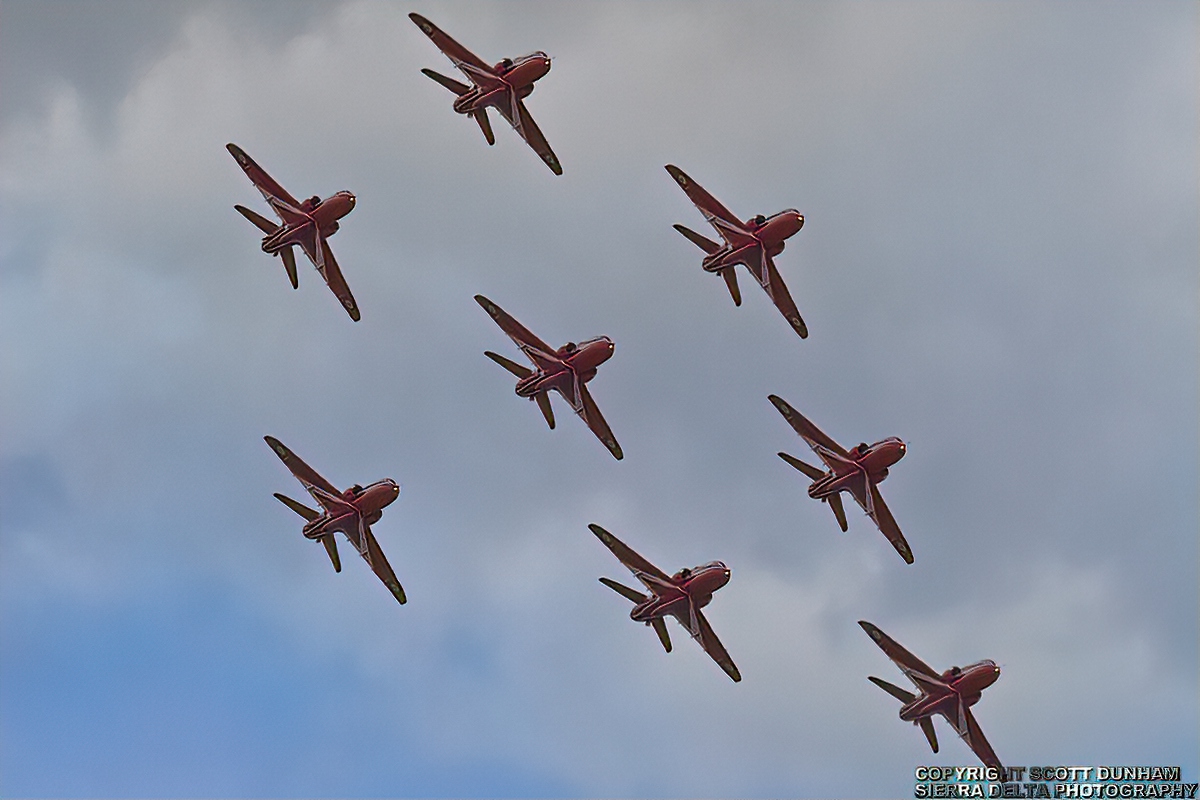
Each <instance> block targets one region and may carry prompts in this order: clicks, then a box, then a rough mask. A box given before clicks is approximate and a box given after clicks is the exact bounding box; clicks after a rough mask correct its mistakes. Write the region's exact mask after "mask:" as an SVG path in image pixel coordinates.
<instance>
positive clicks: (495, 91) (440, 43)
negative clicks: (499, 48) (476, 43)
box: [408, 14, 562, 175]
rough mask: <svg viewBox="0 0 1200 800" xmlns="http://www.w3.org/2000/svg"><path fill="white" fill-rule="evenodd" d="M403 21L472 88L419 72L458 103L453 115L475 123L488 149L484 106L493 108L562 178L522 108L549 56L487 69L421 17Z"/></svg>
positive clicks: (546, 69) (491, 137)
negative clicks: (419, 32) (412, 25)
mask: <svg viewBox="0 0 1200 800" xmlns="http://www.w3.org/2000/svg"><path fill="white" fill-rule="evenodd" d="M408 18H409V19H411V20H412V21H413V22H415V23H416V24H417V27H418V28H420V29H421V30H422V31H424V32H425V35H426V36H428V37H429V38H430V39H432V40H433V43H434V44H435V45H437V47H438V49H439V50H441V51H442V52H443V53H444V54H445V55H446V57H447V58H449V59H450V60H451V61H452V62H454V66H456V67H458V69H459V71H460V72H462V74H463V75H466V76H467V80H469V81H470V82H471V85H470V86H466V85H465V84H462V83H459V82H458V81H456V80H454V79H453V78H447V77H446V76H445V75H439V74H438V73H436V72H434V71H433V70H431V69H423V70H421V72H422V73H424V74H425V75H427V76H428V77H430V78H432V79H433V80H435V81H437V82H438V83H440V84H441V85H442V86H445V87H446V88H447V89H449V90H450V91H452V92H454V93H455V94H456V95H458V99H457V100H455V101H454V110H455V111H457V112H458V113H459V114H466V115H467V116H470V117H474V118H475V121H476V122H478V123H479V127H480V129H481V130H482V131H483V137H484V138H485V139H487V143H488V144H489V145H492V144H495V143H496V137H495V136H494V135H493V134H492V123H491V122H490V121H489V120H488V115H487V109H488V106H492V107H493V108H495V109H496V110H497V111H499V112H500V116H502V117H504V118H505V119H506V120H508V124H509V125H512V126H513V130H515V131H516V132H517V133H519V134H520V135H521V138H522V139H524V140H525V142H526V144H528V145H529V146H530V147H532V148H533V152H535V153H537V154H538V155H539V156H540V157H541V159H542V161H545V162H546V166H548V167H549V168H550V170H551V171H552V172H553V173H554V174H555V175H562V165H561V164H559V163H558V158H557V157H556V156H555V155H554V151H553V150H551V149H550V144H549V143H548V142H547V141H546V137H545V136H543V135H542V132H541V130H539V129H538V126H537V125H536V124H535V123H534V121H533V117H531V116H530V115H529V109H527V108H525V104H524V103H522V102H521V101H522V100H523V99H524V98H526V97H528V96H529V95H530V93H532V92H533V84H534V83H535V82H536V81H537V79H538V78H540V77H542V76H543V75H545V74H546V73H547V72H549V71H550V56H548V55H546V54H545V53H543V52H542V51H541V50H538V51H537V52H534V53H530V54H529V55H527V56H521V57H520V58H517V59H512V58H505V59H502V60H501V61H499V62H497V63H496V64H495V65H493V66H490V67H489V66H488V65H487V64H485V63H484V62H483V61H482V60H481V59H480V58H479V57H478V56H476V55H475V54H474V53H472V52H471V51H470V50H468V49H467V48H465V47H463V46H462V45H461V44H459V43H458V42H456V41H454V40H453V39H451V38H450V37H449V36H447V35H446V34H445V33H444V32H443V31H442V30H441V28H439V27H438V26H436V25H434V24H433V23H432V22H430V21H429V20H427V19H425V18H424V17H422V16H421V15H420V14H409V15H408Z"/></svg>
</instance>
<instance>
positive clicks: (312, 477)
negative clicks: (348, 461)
mask: <svg viewBox="0 0 1200 800" xmlns="http://www.w3.org/2000/svg"><path fill="white" fill-rule="evenodd" d="M263 439H265V440H266V442H267V444H268V445H270V446H271V449H272V450H274V451H275V455H277V456H279V460H280V461H282V462H283V465H284V466H285V467H287V468H288V469H289V470H291V473H292V475H294V476H296V480H298V481H300V483H302V484H304V488H305V489H308V491H309V493H310V494H313V495H314V496H316V495H315V493H314V492H313V489H314V488H316V489H318V490H320V491H321V492H323V493H325V494H330V495H334V496H335V497H340V496H341V492H339V491H338V490H337V488H336V487H335V486H334V485H333V484H332V483H330V482H329V481H327V480H325V479H324V478H322V477H321V476H320V475H318V474H317V471H316V470H315V469H313V468H312V467H310V466H309V465H308V464H305V463H304V462H303V461H302V460H301V459H300V457H299V456H298V455H296V454H295V453H293V452H292V451H291V450H289V449H288V448H287V446H286V445H285V444H284V443H283V442H281V441H279V440H278V439H276V438H275V437H274V436H264V437H263Z"/></svg>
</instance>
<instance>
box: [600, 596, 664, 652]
mask: <svg viewBox="0 0 1200 800" xmlns="http://www.w3.org/2000/svg"><path fill="white" fill-rule="evenodd" d="M600 582H601V583H603V584H604V585H605V586H607V587H608V588H610V589H612V590H613V591H614V592H616V593H617V594H619V595H621V596H622V597H624V598H626V599H628V600H632V601H633V602H635V603H640V602H642V601H643V600H645V599H646V595H644V594H642V593H641V592H639V591H638V590H637V589H630V588H629V587H628V586H625V585H624V584H621V583H617V582H616V581H614V580H613V579H612V578H601V579H600ZM649 624H650V626H651V627H652V628H654V632H655V633H657V634H658V641H660V642H662V646H663V649H664V650H666V651H667V652H668V653H669V652H671V634H670V633H668V632H667V623H666V620H664V619H663V618H662V617H658V618H656V619H652V620H650V623H649Z"/></svg>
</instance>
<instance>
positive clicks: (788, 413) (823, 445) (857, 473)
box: [769, 395, 913, 564]
mask: <svg viewBox="0 0 1200 800" xmlns="http://www.w3.org/2000/svg"><path fill="white" fill-rule="evenodd" d="M769 399H770V401H771V402H772V403H774V404H775V408H777V409H779V413H780V414H783V418H784V419H786V420H787V421H788V424H790V425H791V426H792V428H793V429H794V430H795V431H796V433H798V434H800V438H802V439H804V441H805V442H807V443H808V446H809V447H811V448H812V449H813V452H815V453H816V454H817V456H818V457H819V458H820V459H821V460H822V461H824V462H825V467H826V469H824V470H822V469H821V468H820V467H814V466H813V465H812V464H806V463H805V462H803V461H801V460H800V459H798V458H796V457H795V456H790V455H788V454H787V453H779V457H780V458H782V459H783V460H784V461H786V462H787V463H789V464H791V465H792V466H793V467H795V468H796V469H798V470H800V471H801V472H803V473H804V474H805V475H807V476H808V477H809V478H811V479H812V481H813V482H812V485H810V486H809V487H808V496H809V497H811V498H813V499H815V500H821V501H824V502H827V503H829V506H830V508H832V509H833V515H834V516H835V517H837V521H838V525H839V526H841V528H842V531H843V532H844V531H845V530H846V511H845V509H843V508H842V496H841V494H840V492H849V493H850V496H851V497H853V498H854V499H855V500H856V501H857V502H858V504H859V505H860V506H862V509H863V511H865V512H867V515H868V516H869V517H870V518H871V519H872V520H873V521H874V522H875V525H876V526H878V528H879V530H880V532H881V533H882V534H883V535H884V536H886V537H887V540H888V541H889V542H891V543H892V547H895V548H896V552H897V553H899V554H900V557H901V558H903V559H904V560H905V562H907V563H909V564H911V563H913V555H912V550H910V549H909V547H908V542H906V541H904V534H902V533H900V526H899V525H897V524H896V519H895V518H894V517H893V516H892V512H891V511H890V510H889V509H888V507H887V504H886V503H884V502H883V495H881V494H880V493H879V487H878V484H879V482H880V481H882V480H883V479H884V478H886V477H887V476H888V467H890V466H892V465H893V464H895V463H896V462H897V461H899V460H900V459H902V458H904V453H905V450H906V447H905V445H904V442H902V441H901V440H899V439H897V438H896V437H895V436H889V437H888V438H887V439H884V440H883V441H880V442H876V443H875V444H872V445H868V444H866V443H865V442H864V443H863V444H860V445H858V446H857V447H855V448H854V449H853V450H846V449H845V448H844V447H842V446H841V445H839V444H838V443H837V442H835V441H834V440H833V439H830V438H829V437H828V436H826V435H825V434H824V433H822V432H821V430H820V429H819V428H818V427H817V426H816V425H813V424H812V423H811V422H809V421H808V420H807V419H805V418H804V416H803V415H802V414H801V413H800V412H799V411H797V410H796V409H794V408H792V407H791V406H790V405H788V404H787V402H786V401H785V400H783V399H782V398H779V397H776V396H775V395H769Z"/></svg>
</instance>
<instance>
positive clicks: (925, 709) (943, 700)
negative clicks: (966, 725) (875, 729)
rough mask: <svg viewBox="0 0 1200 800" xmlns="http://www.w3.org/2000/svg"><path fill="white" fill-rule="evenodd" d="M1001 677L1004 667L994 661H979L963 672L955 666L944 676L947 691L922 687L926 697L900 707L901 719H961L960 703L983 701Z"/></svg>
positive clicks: (943, 674)
mask: <svg viewBox="0 0 1200 800" xmlns="http://www.w3.org/2000/svg"><path fill="white" fill-rule="evenodd" d="M999 677H1000V667H998V666H996V662H995V661H992V660H990V659H987V660H984V661H978V662H976V663H974V664H971V665H970V666H967V667H963V668H961V669H959V668H958V667H952V668H950V669H948V670H946V671H945V672H943V673H942V675H941V678H942V680H943V681H944V682H945V685H944V688H940V689H938V690H930V689H929V688H928V687H922V689H923V691H922V694H921V695H920V696H919V697H917V698H916V699H914V700H913V701H911V702H909V703H905V704H904V705H903V706H902V707H901V708H900V719H902V720H904V721H905V722H915V721H916V720H919V719H921V718H922V717H928V716H931V715H933V714H942V715H943V716H945V717H946V718H947V719H953V718H954V717H956V716H957V713H958V712H957V710H956V709H957V708H958V704H959V701H960V700H961V701H962V703H963V704H964V705H966V706H968V707H969V706H973V705H975V704H976V703H978V702H979V698H980V696H981V694H982V692H983V690H984V689H986V688H987V687H989V686H991V685H992V684H993V683H995V682H996V679H997V678H999Z"/></svg>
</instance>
